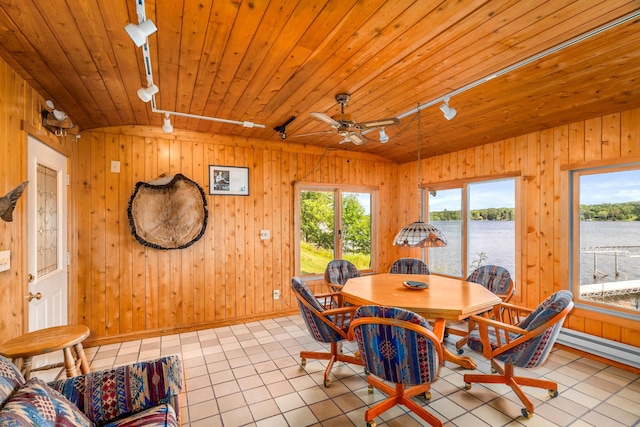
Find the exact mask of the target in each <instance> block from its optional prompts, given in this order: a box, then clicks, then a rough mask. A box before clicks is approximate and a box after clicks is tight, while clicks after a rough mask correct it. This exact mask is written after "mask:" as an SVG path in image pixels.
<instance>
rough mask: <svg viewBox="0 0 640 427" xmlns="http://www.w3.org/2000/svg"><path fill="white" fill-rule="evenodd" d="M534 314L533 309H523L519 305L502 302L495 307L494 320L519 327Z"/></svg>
mask: <svg viewBox="0 0 640 427" xmlns="http://www.w3.org/2000/svg"><path fill="white" fill-rule="evenodd" d="M532 312H533V309H531V308H527V307H522V306H519V305H515V304H511V303H508V302H502V303H500V304H498V305H496V306H494V307H493V312H492V314H493V318H494V319H495V320H497V321H499V322H502V323H506V324H510V325H517V324H518V323H520V322H522V321H523V320H524V318H525V317H527V316H528V315H529V314H531V313H532Z"/></svg>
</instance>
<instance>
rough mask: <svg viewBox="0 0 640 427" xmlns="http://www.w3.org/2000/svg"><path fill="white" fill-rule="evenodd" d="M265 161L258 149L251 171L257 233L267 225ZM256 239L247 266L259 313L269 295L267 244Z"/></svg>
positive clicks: (255, 309)
mask: <svg viewBox="0 0 640 427" xmlns="http://www.w3.org/2000/svg"><path fill="white" fill-rule="evenodd" d="M265 163H266V162H265V150H262V149H259V150H256V151H255V152H254V157H253V164H254V168H253V169H252V170H251V171H250V173H252V174H253V179H252V181H251V183H252V185H253V188H252V189H251V193H252V194H253V196H252V197H251V199H252V200H253V208H254V212H255V214H254V215H255V223H256V230H255V232H256V233H258V232H259V230H265V229H266V227H267V224H266V222H265V221H266V216H265V215H266V213H265V205H264V202H263V194H264V191H265V188H266V184H265V174H266V173H267V170H266V168H265ZM255 241H256V242H258V243H256V244H254V250H255V252H254V263H253V264H252V265H248V266H247V268H251V269H253V275H254V283H255V284H256V286H255V292H254V312H255V313H256V314H259V313H264V312H265V301H264V300H265V298H267V297H268V296H267V291H266V290H265V283H266V278H265V273H266V272H265V269H264V265H265V264H264V256H265V247H266V244H265V243H264V241H262V240H255Z"/></svg>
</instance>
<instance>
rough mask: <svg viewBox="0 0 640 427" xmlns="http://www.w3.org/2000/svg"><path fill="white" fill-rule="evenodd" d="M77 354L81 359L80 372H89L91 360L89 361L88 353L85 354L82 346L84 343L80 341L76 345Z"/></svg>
mask: <svg viewBox="0 0 640 427" xmlns="http://www.w3.org/2000/svg"><path fill="white" fill-rule="evenodd" d="M75 349H76V355H77V356H78V360H80V372H82V373H83V374H88V373H89V372H90V371H89V361H87V355H86V354H84V348H83V347H82V343H78V344H76V345H75Z"/></svg>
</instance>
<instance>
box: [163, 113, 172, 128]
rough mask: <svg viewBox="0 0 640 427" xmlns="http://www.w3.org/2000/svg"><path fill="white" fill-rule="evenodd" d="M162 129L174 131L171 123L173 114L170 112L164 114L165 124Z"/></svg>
mask: <svg viewBox="0 0 640 427" xmlns="http://www.w3.org/2000/svg"><path fill="white" fill-rule="evenodd" d="M162 130H163V131H165V132H166V133H172V132H173V125H172V124H171V115H170V114H169V113H165V115H164V124H163V125H162Z"/></svg>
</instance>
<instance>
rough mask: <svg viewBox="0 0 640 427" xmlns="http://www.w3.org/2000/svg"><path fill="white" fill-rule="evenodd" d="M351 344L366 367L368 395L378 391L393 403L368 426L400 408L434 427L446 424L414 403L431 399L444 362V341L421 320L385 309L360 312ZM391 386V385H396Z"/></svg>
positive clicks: (372, 414)
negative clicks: (416, 398) (433, 387)
mask: <svg viewBox="0 0 640 427" xmlns="http://www.w3.org/2000/svg"><path fill="white" fill-rule="evenodd" d="M349 338H350V339H354V338H355V340H356V342H357V343H358V349H359V351H360V357H361V358H362V361H363V362H364V367H365V371H366V372H368V373H369V375H367V381H368V383H369V393H373V388H374V387H375V388H377V389H379V390H380V391H382V392H383V393H385V394H386V395H387V396H388V397H387V399H385V400H383V401H381V402H379V403H377V404H376V405H374V406H372V407H371V408H369V409H368V410H366V411H365V414H364V418H365V421H366V422H367V426H375V425H376V423H375V421H374V419H375V418H376V417H377V416H379V415H380V414H382V413H384V412H386V411H388V410H389V409H391V408H393V407H394V406H395V405H404V406H406V407H407V408H409V409H410V410H411V411H412V412H413V413H414V414H416V415H417V416H419V417H420V418H422V419H423V420H425V421H426V422H428V423H429V424H431V425H433V426H441V425H442V422H441V421H440V420H439V419H438V418H436V417H435V416H434V415H433V414H431V413H430V412H428V411H427V410H426V409H425V408H423V407H422V406H421V405H420V404H419V403H417V402H415V401H414V400H412V398H413V397H415V396H418V395H422V396H424V397H425V398H426V399H427V400H429V399H431V392H430V388H431V383H432V382H433V381H435V380H436V379H437V377H438V372H439V370H440V366H441V365H442V362H443V350H442V344H441V339H442V337H440V338H439V337H438V336H437V335H436V334H435V333H434V331H433V330H432V328H431V325H430V324H429V323H428V322H427V321H426V320H425V319H424V318H423V317H422V316H420V315H418V314H416V313H413V312H411V311H409V310H405V309H402V308H395V307H384V306H373V305H367V306H361V307H359V308H358V309H357V310H356V312H355V315H354V318H353V320H352V321H351V327H350V328H349ZM386 382H389V383H391V385H389V384H387V383H386Z"/></svg>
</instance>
